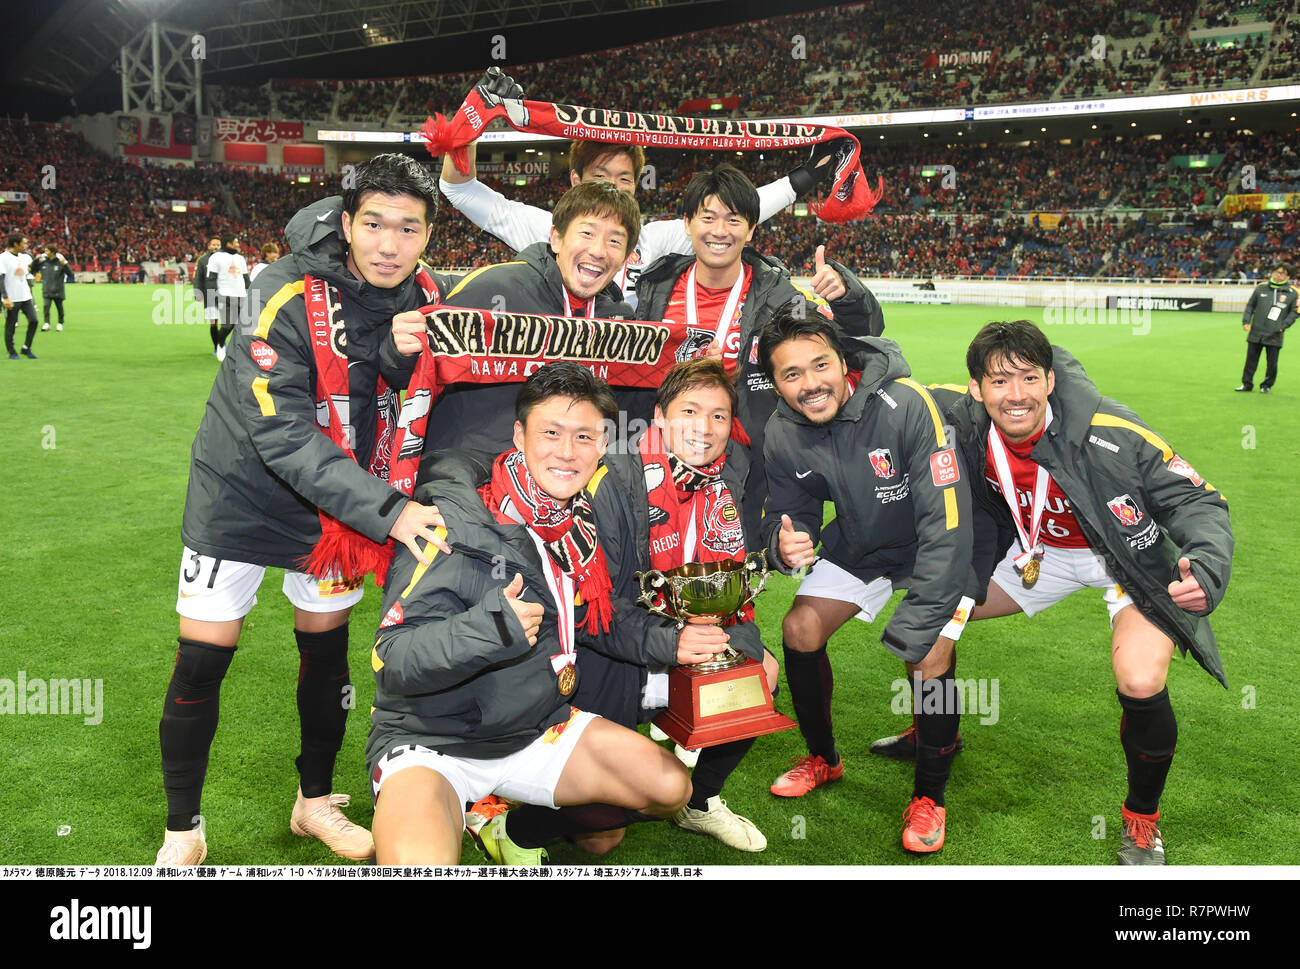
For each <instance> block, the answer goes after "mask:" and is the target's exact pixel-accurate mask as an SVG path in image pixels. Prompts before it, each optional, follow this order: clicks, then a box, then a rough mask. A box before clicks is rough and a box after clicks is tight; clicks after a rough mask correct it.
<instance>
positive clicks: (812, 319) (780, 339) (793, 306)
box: [758, 297, 844, 380]
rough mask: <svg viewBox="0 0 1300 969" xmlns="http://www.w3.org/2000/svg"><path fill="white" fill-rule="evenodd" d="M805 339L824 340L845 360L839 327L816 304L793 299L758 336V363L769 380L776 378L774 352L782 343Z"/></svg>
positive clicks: (764, 325)
mask: <svg viewBox="0 0 1300 969" xmlns="http://www.w3.org/2000/svg"><path fill="white" fill-rule="evenodd" d="M801 336H819V337H821V338H822V339H823V340H825V341H826V344H827V346H829V347H830V348H831V349H832V350H834V351H835V355H836V356H837V357H839V358H840V360H841V361H843V359H844V342H843V341H842V340H841V339H840V331H839V327H837V326H836V325H835V324H834V323H832V322H831V321H830V320H828V319H826V317H824V316H822V314H821V309H820V308H819V307H818V305H817V304H816V303H810V302H808V301H807V300H805V299H803V298H802V297H800V298H797V299H794V300H791V301H790V302H789V303H786V304H785V305H784V306H782V307H781V308H780V309H778V310H777V311H776V312H775V313H773V314H772V315H771V316H770V317H769V318H768V320H767V322H766V323H764V324H763V329H762V330H761V331H760V332H759V334H758V363H759V366H761V367H762V368H763V373H765V374H767V379H768V380H773V379H774V377H773V374H772V353H773V351H775V350H776V348H777V347H779V346H780V345H781V344H782V343H785V342H786V341H788V340H794V339H797V338H798V337H801Z"/></svg>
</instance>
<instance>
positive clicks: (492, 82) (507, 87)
mask: <svg viewBox="0 0 1300 969" xmlns="http://www.w3.org/2000/svg"><path fill="white" fill-rule="evenodd" d="M475 87H477V88H478V89H479V92H480V93H481V94H483V95H485V96H486V98H485V99H486V100H488V102H489V103H491V100H492V98H494V97H495V98H515V99H518V100H522V99H523V96H524V89H523V88H522V87H520V86H519V85H518V84H516V83H515V79H514V78H513V77H511V76H510V75H509V74H507V73H506V72H505V71H503V70H501V68H499V67H489V68H488V69H487V70H486V71H484V73H483V76H482V77H481V78H480V79H479V82H478V84H476V85H475Z"/></svg>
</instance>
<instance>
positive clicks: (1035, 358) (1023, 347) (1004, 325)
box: [966, 320, 1052, 383]
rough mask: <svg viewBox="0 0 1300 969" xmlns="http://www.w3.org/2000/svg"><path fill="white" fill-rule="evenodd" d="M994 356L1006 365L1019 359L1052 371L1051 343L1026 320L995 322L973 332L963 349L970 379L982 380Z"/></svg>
mask: <svg viewBox="0 0 1300 969" xmlns="http://www.w3.org/2000/svg"><path fill="white" fill-rule="evenodd" d="M995 357H1000V358H1001V359H1003V360H1005V361H1008V362H1009V361H1012V360H1019V361H1020V362H1022V363H1027V364H1029V365H1030V366H1033V367H1039V368H1041V369H1042V371H1043V373H1047V371H1049V370H1051V369H1052V344H1051V343H1050V342H1048V339H1047V337H1046V336H1044V335H1043V331H1042V330H1040V329H1039V328H1038V327H1036V326H1035V325H1034V324H1033V323H1031V322H1029V320H1010V321H1007V320H1002V321H995V322H993V323H988V324H986V325H985V326H984V327H983V328H982V329H981V330H980V331H979V332H978V333H976V334H975V339H974V340H971V343H970V347H969V348H968V349H967V350H966V369H967V371H969V373H970V379H971V380H973V381H975V382H976V383H979V382H980V381H981V380H983V379H984V378H985V377H986V376H987V375H988V372H989V371H988V365H989V361H990V360H991V359H993V358H995Z"/></svg>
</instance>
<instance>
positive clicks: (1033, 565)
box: [1020, 556, 1039, 589]
mask: <svg viewBox="0 0 1300 969" xmlns="http://www.w3.org/2000/svg"><path fill="white" fill-rule="evenodd" d="M1038 562H1039V560H1038V557H1037V556H1035V557H1034V558H1031V559H1030V560H1029V561H1028V562H1026V563H1025V567H1024V569H1023V570H1022V571H1021V573H1020V581H1021V582H1023V583H1024V584H1025V588H1026V589H1030V588H1033V585H1034V583H1035V582H1037V581H1038Z"/></svg>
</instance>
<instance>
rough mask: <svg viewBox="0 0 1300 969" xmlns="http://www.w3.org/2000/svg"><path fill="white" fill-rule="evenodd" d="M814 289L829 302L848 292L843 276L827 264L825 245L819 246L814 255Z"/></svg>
mask: <svg viewBox="0 0 1300 969" xmlns="http://www.w3.org/2000/svg"><path fill="white" fill-rule="evenodd" d="M812 290H813V292H814V293H816V294H817V295H818V296H820V297H821V298H822V299H824V300H826V302H828V303H830V302H832V301H834V300H837V299H839V298H840V297H841V296H843V295H844V294H845V293H847V292H848V287H846V286H845V285H844V279H843V277H842V276H840V274H839V273H837V272H836V271H835V270H834V269H832V268H831V267H830V266H828V265H826V247H825V246H824V245H822V246H818V247H817V254H816V255H815V256H814V262H813V277H812Z"/></svg>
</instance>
